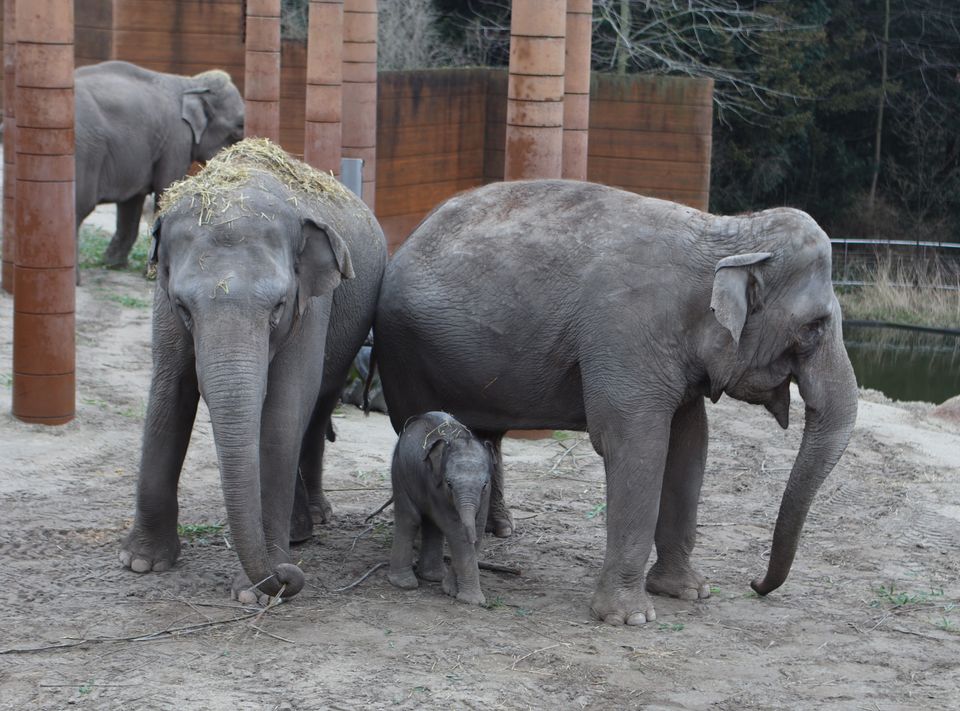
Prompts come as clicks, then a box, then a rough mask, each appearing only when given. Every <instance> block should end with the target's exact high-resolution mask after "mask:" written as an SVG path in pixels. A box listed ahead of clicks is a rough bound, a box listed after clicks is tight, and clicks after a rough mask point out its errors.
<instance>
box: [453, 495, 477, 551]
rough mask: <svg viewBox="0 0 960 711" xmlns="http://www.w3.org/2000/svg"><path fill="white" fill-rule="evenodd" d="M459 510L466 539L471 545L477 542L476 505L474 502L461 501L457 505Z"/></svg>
mask: <svg viewBox="0 0 960 711" xmlns="http://www.w3.org/2000/svg"><path fill="white" fill-rule="evenodd" d="M457 508H458V509H459V511H460V521H461V522H463V530H464V531H466V534H467V541H468V542H469V543H470V545H471V546H474V545H476V544H477V506H476V504H465V503H461V504H460V505H458V506H457Z"/></svg>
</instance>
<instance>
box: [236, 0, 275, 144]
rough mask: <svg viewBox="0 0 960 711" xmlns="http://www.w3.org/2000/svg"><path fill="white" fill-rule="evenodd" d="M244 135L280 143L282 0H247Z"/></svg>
mask: <svg viewBox="0 0 960 711" xmlns="http://www.w3.org/2000/svg"><path fill="white" fill-rule="evenodd" d="M245 63H246V73H245V79H244V90H243V93H244V100H245V101H244V103H245V106H244V112H245V115H244V135H246V136H247V137H250V136H262V137H263V138H269V139H270V140H271V141H273V142H274V143H277V144H279V143H280V0H247V41H246V57H245Z"/></svg>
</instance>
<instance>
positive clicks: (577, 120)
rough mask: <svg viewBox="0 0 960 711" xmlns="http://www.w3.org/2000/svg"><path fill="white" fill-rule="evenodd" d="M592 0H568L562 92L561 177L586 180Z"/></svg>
mask: <svg viewBox="0 0 960 711" xmlns="http://www.w3.org/2000/svg"><path fill="white" fill-rule="evenodd" d="M592 20H593V2H592V0H567V36H566V50H565V53H564V54H565V57H566V60H565V63H564V69H565V72H564V76H565V77H566V79H565V81H564V89H563V177H564V178H569V179H570V180H586V179H587V138H588V131H589V128H590V49H591V31H592V29H593V27H592Z"/></svg>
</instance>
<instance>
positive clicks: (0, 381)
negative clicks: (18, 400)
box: [0, 373, 13, 388]
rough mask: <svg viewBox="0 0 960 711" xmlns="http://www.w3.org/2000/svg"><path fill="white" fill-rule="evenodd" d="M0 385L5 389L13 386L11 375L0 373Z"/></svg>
mask: <svg viewBox="0 0 960 711" xmlns="http://www.w3.org/2000/svg"><path fill="white" fill-rule="evenodd" d="M0 385H3V387H5V388H9V387H12V386H13V373H0Z"/></svg>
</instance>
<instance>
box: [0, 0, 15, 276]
mask: <svg viewBox="0 0 960 711" xmlns="http://www.w3.org/2000/svg"><path fill="white" fill-rule="evenodd" d="M16 8H17V2H16V0H4V2H3V276H2V280H3V288H4V290H6V291H8V292H10V293H11V294H12V293H13V265H14V264H15V263H16V250H17V232H16V229H17V215H16V201H15V199H14V198H15V196H16V194H17V168H16V166H17V163H16V151H15V145H16V143H15V142H16V140H17V122H16V119H15V118H14V116H15V115H16V111H15V110H14V107H15V106H16V103H17V98H16V97H17V74H16V67H17V24H16V16H17V9H16Z"/></svg>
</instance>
